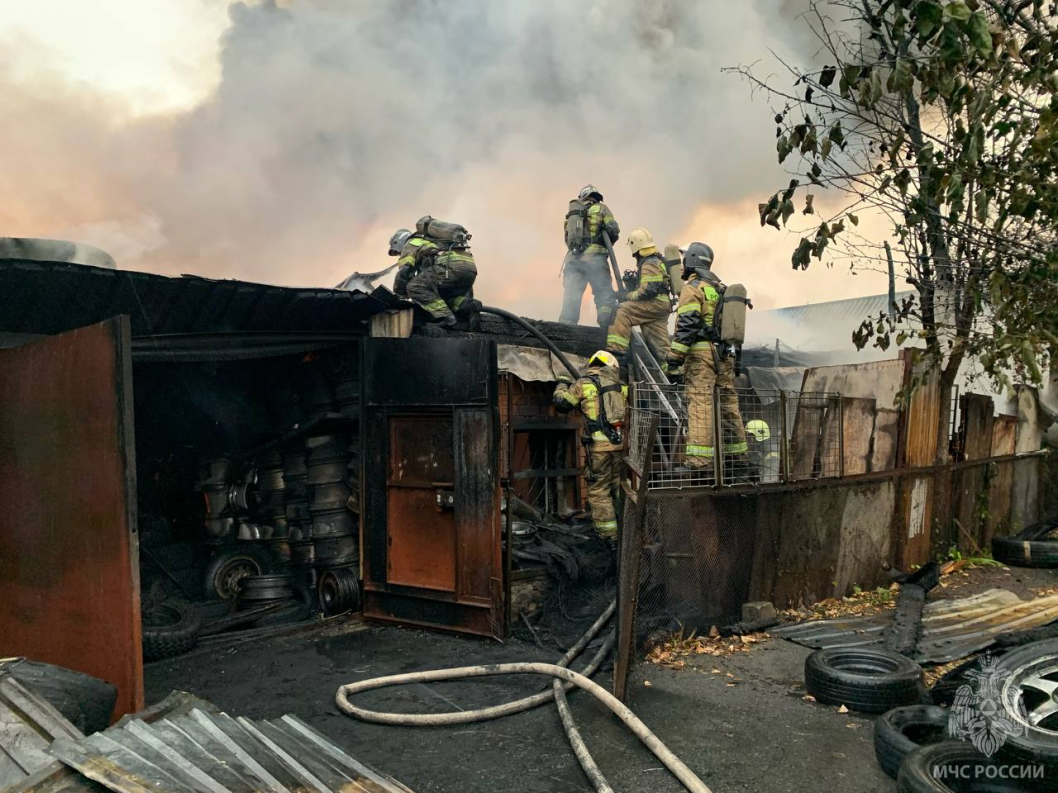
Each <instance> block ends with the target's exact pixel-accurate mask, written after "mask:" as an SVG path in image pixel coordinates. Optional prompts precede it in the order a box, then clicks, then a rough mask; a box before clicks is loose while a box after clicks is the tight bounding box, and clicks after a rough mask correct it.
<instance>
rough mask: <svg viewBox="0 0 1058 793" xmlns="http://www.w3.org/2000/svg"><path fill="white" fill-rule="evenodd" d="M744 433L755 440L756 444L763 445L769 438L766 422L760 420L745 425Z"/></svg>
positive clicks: (768, 428)
mask: <svg viewBox="0 0 1058 793" xmlns="http://www.w3.org/2000/svg"><path fill="white" fill-rule="evenodd" d="M746 432H748V433H749V434H750V435H752V436H753V437H754V438H756V439H757V443H764V441H766V440H768V439H770V438H771V428H770V427H768V422H766V421H762V420H760V419H753V421H751V422H749V423H748V424H747V425H746Z"/></svg>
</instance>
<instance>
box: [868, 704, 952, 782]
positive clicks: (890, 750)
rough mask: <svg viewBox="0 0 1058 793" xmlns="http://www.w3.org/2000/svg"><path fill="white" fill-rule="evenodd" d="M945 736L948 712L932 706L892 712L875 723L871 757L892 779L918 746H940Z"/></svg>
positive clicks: (906, 708)
mask: <svg viewBox="0 0 1058 793" xmlns="http://www.w3.org/2000/svg"><path fill="white" fill-rule="evenodd" d="M947 735H948V711H946V710H944V708H938V707H936V706H934V705H908V706H906V707H902V708H893V709H892V710H890V711H887V712H886V713H885V714H883V715H881V716H879V717H878V718H877V719H876V720H875V722H874V754H875V757H877V758H878V765H880V766H881V768H882V770H883V771H884V772H885V773H886V774H887V775H888V776H890V777H892V778H893V779H896V774H897V772H898V771H899V770H900V763H902V762H903V760H904V758H905V757H906V756H907V755H909V754H910V753H911V752H913V751H915V749H918V748H919V747H920V746H928V745H932V744H935V743H940V742H942V741H944V740H945V739H946V738H947Z"/></svg>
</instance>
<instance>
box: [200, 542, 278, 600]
mask: <svg viewBox="0 0 1058 793" xmlns="http://www.w3.org/2000/svg"><path fill="white" fill-rule="evenodd" d="M275 567H276V563H275V559H274V558H273V557H272V555H271V554H270V553H269V552H268V551H266V550H265V549H264V548H260V547H258V546H256V545H251V544H250V543H239V544H238V545H236V546H235V547H233V548H225V549H222V550H220V551H218V552H217V555H216V556H214V557H213V559H212V561H210V563H209V566H208V567H207V568H206V575H205V577H204V582H203V590H204V594H205V596H206V600H232V599H234V598H235V597H237V596H238V594H239V581H240V580H242V579H243V578H245V577H246V576H250V575H268V574H269V573H271V572H272V571H273V570H274V569H275Z"/></svg>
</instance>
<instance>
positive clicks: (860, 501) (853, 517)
mask: <svg viewBox="0 0 1058 793" xmlns="http://www.w3.org/2000/svg"><path fill="white" fill-rule="evenodd" d="M895 506H896V484H895V483H894V482H892V481H888V482H878V483H876V484H873V485H863V486H860V487H856V488H849V490H848V498H847V499H846V501H845V508H844V509H843V510H842V513H841V533H840V537H839V540H838V559H837V563H836V566H835V570H834V578H833V580H834V595H835V596H838V597H841V596H845V595H849V594H851V590H852V587H853V586H854V585H857V586H861V587H863V588H867V587H875V586H881V585H882V584H884V583H886V579H887V576H886V573H885V567H886V565H888V564H891V563H892V551H893V549H892V545H893V542H892V537H893V533H892V525H893V509H894V508H895Z"/></svg>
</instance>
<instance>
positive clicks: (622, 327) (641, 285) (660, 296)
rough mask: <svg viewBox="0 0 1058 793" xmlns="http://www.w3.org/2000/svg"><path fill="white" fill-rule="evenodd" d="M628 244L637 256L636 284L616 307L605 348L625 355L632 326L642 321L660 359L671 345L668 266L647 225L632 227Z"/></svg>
mask: <svg viewBox="0 0 1058 793" xmlns="http://www.w3.org/2000/svg"><path fill="white" fill-rule="evenodd" d="M628 247H629V248H631V249H632V255H633V256H634V257H635V259H636V265H637V267H636V272H635V274H634V279H629V280H630V281H631V280H634V284H633V285H632V286H634V288H631V290H630V291H629V292H628V293H627V294H626V295H625V299H624V301H622V303H621V304H620V305H619V306H618V307H617V315H616V316H615V317H614V321H613V325H611V326H610V331H609V333H608V334H607V336H606V349H607V350H609V351H610V352H612V353H615V354H617V355H618V356H619V357H621V358H623V357H624V356H625V355H626V354H627V353H628V345H629V344H630V343H631V339H632V328H634V327H635V326H636V325H639V326H640V327H641V328H642V329H643V338H644V339H645V340H646V342H647V344H648V345H649V346H650V349H651V351H652V352H653V353H654V357H655V358H656V359H657V360H658V362H659V363H660V362H661V361H663V360H665V357H666V355H667V353H668V349H669V314H670V313H671V311H672V301H671V300H670V299H669V295H670V293H671V289H672V287H671V286H670V281H669V275H668V268H667V267H666V266H665V261H664V259H662V258H661V254H660V253H658V249H657V247H656V246H655V245H654V238H653V237H651V236H650V232H649V231H647V230H646V229H642V228H637V229H632V233H631V234H629V235H628Z"/></svg>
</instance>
